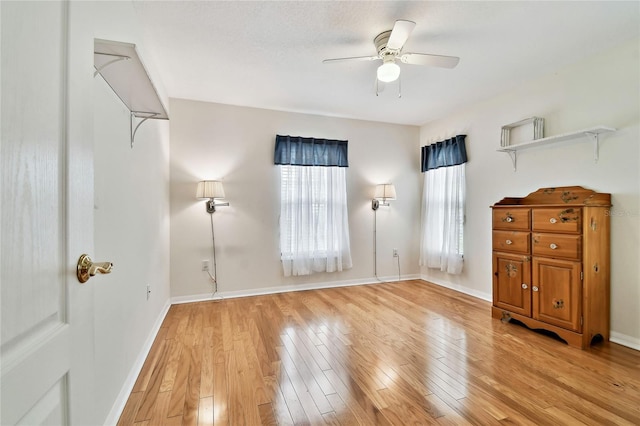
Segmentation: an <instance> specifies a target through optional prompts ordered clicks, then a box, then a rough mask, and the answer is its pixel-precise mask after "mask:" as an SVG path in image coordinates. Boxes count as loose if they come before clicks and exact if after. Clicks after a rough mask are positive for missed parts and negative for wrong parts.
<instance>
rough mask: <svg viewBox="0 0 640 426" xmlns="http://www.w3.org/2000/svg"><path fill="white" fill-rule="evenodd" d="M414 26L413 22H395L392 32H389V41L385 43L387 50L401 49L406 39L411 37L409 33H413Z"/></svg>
mask: <svg viewBox="0 0 640 426" xmlns="http://www.w3.org/2000/svg"><path fill="white" fill-rule="evenodd" d="M415 26H416V23H415V22H413V21H404V20H398V21H396V23H395V25H394V26H393V30H391V35H390V36H389V41H388V42H387V49H389V50H400V49H402V46H404V44H405V43H406V42H407V39H408V38H409V35H411V31H413V27H415Z"/></svg>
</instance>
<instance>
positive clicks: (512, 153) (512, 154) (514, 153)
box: [507, 151, 518, 172]
mask: <svg viewBox="0 0 640 426" xmlns="http://www.w3.org/2000/svg"><path fill="white" fill-rule="evenodd" d="M507 154H509V157H511V164H513V171H514V172H515V171H517V170H518V168H517V165H518V151H507Z"/></svg>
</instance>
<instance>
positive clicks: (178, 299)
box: [171, 274, 420, 305]
mask: <svg viewBox="0 0 640 426" xmlns="http://www.w3.org/2000/svg"><path fill="white" fill-rule="evenodd" d="M400 279H401V280H402V281H405V280H416V279H420V275H418V274H411V275H402V276H401V277H400ZM397 280H398V277H397V276H389V277H378V279H376V278H365V279H359V280H344V281H328V282H320V283H311V284H300V285H286V286H277V287H265V288H260V289H254V290H237V291H223V292H219V293H217V294H216V295H215V296H213V295H212V294H211V293H205V294H194V295H190V296H175V297H172V298H171V304H172V305H178V304H181V303H192V302H203V301H207V300H218V299H233V298H237V297H250V296H261V295H265V294H277V293H287V292H291V291H305V290H319V289H323V288H335V287H350V286H355V285H369V284H380V283H383V282H394V281H397Z"/></svg>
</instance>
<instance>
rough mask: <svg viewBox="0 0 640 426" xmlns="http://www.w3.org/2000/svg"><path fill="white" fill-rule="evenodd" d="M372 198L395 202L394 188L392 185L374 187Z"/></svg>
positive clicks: (385, 184)
mask: <svg viewBox="0 0 640 426" xmlns="http://www.w3.org/2000/svg"><path fill="white" fill-rule="evenodd" d="M374 198H376V199H378V200H395V199H396V187H395V186H393V184H392V183H384V184H382V185H376V192H375V195H374Z"/></svg>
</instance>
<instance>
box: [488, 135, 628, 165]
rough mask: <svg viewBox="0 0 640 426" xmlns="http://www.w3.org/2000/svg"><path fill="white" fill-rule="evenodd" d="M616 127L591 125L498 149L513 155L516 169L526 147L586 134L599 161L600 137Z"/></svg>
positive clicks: (595, 159)
mask: <svg viewBox="0 0 640 426" xmlns="http://www.w3.org/2000/svg"><path fill="white" fill-rule="evenodd" d="M615 131H616V129H615V128H613V127H607V126H595V127H590V128H588V129H583V130H578V131H575V132H569V133H563V134H561V135H556V136H549V137H546V138H542V139H536V140H532V141H528V142H522V143H518V144H514V145H510V146H503V147H501V148H499V149H498V150H497V151H499V152H506V153H507V154H509V156H510V157H511V161H512V162H513V170H514V171H515V170H516V165H517V153H518V151H521V150H525V149H530V148H536V147H541V146H546V145H552V144H556V143H560V142H565V141H568V140H572V139H577V138H579V137H581V136H586V139H585V140H586V141H591V142H593V144H594V151H593V159H594V161H595V162H597V161H598V156H599V153H598V151H599V146H598V145H599V137H600V135H601V134H603V133H610V132H615Z"/></svg>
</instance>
